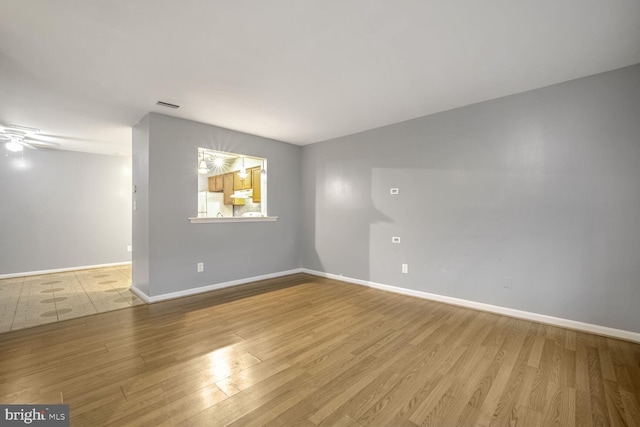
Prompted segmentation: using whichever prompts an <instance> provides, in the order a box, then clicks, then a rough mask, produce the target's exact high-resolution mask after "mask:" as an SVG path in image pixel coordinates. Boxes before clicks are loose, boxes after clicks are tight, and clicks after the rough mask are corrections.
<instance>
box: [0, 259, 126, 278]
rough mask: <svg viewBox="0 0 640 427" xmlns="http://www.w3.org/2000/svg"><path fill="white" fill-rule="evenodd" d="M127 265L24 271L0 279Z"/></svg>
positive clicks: (120, 263)
mask: <svg viewBox="0 0 640 427" xmlns="http://www.w3.org/2000/svg"><path fill="white" fill-rule="evenodd" d="M129 264H131V261H125V262H112V263H109V264H96V265H81V266H79V267H65V268H54V269H52V270H38V271H25V272H23V273H10V274H0V279H11V278H14V277H25V276H39V275H41V274H53V273H64V272H67V271H74V270H90V269H92V268H102V267H117V266H119V265H129Z"/></svg>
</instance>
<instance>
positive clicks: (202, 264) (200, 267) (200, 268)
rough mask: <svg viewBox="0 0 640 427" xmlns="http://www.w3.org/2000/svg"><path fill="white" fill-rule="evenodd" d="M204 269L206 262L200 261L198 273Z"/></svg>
mask: <svg viewBox="0 0 640 427" xmlns="http://www.w3.org/2000/svg"><path fill="white" fill-rule="evenodd" d="M203 271H204V262H199V263H198V273H202V272H203Z"/></svg>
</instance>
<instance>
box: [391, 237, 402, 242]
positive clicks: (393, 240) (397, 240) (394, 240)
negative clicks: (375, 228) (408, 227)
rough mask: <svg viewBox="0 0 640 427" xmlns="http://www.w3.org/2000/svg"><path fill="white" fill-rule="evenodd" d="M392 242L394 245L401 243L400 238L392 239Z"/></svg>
mask: <svg viewBox="0 0 640 427" xmlns="http://www.w3.org/2000/svg"><path fill="white" fill-rule="evenodd" d="M391 242H392V243H400V238H399V237H397V236H394V237H392V238H391Z"/></svg>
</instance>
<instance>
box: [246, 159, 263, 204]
mask: <svg viewBox="0 0 640 427" xmlns="http://www.w3.org/2000/svg"><path fill="white" fill-rule="evenodd" d="M249 171H251V184H252V186H251V188H253V203H260V200H261V198H262V191H261V188H262V169H260V167H259V166H258V167H255V168H251V169H250V170H249ZM249 171H247V172H249Z"/></svg>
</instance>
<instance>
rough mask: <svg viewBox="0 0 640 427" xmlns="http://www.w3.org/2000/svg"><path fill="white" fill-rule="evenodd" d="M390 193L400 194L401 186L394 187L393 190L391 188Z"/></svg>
mask: <svg viewBox="0 0 640 427" xmlns="http://www.w3.org/2000/svg"><path fill="white" fill-rule="evenodd" d="M389 193H390V194H398V193H400V189H399V188H392V189H391V190H389Z"/></svg>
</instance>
